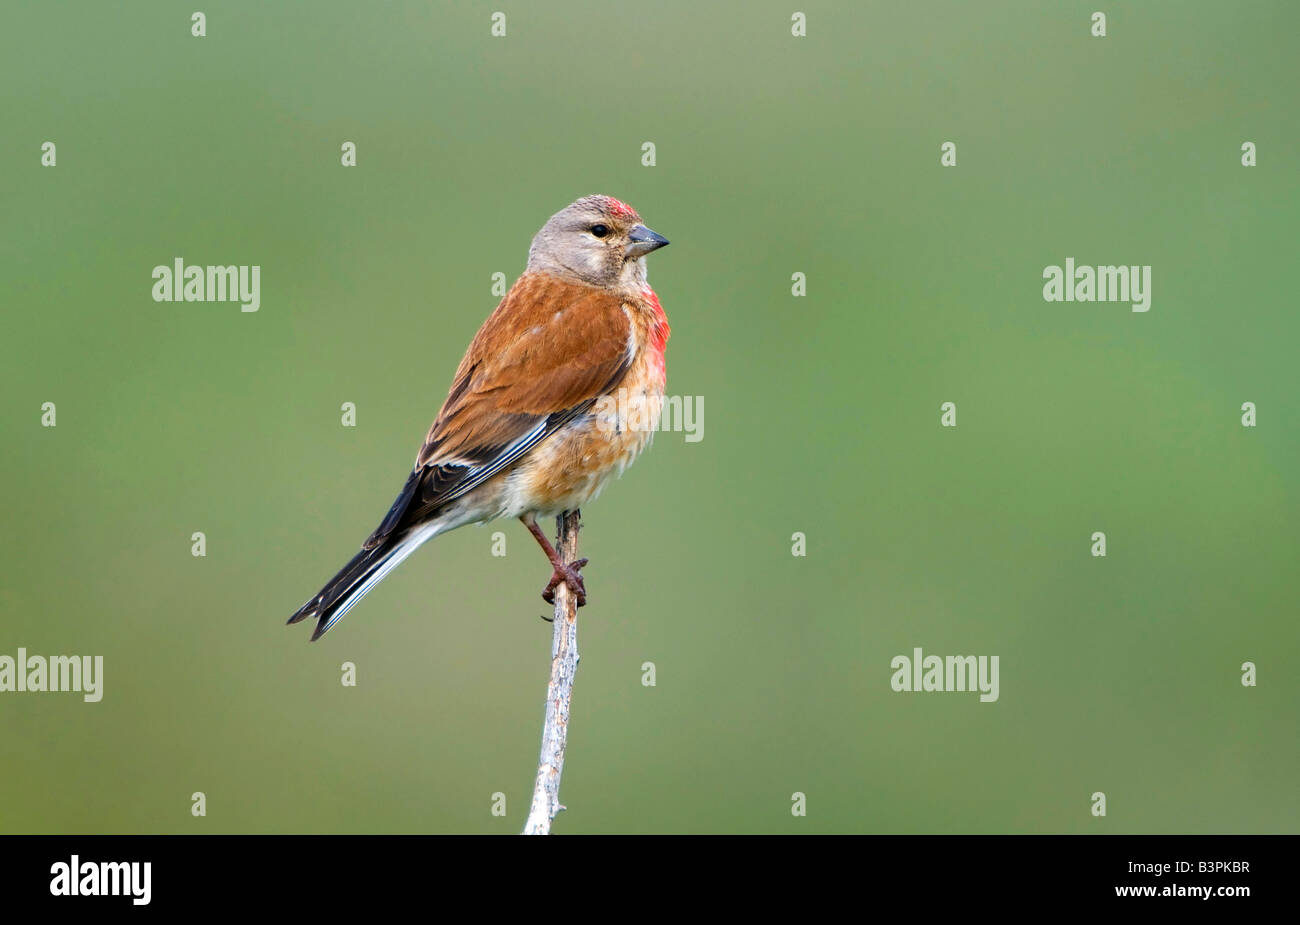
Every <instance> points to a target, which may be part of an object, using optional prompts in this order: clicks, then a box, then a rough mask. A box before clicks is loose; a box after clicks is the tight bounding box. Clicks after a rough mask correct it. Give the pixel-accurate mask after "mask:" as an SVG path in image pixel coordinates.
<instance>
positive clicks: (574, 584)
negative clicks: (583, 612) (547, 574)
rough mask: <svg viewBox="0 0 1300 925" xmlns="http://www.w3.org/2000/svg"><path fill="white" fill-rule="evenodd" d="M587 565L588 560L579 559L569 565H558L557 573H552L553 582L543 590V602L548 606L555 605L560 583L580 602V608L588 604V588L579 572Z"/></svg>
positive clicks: (547, 584) (548, 583)
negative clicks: (556, 590)
mask: <svg viewBox="0 0 1300 925" xmlns="http://www.w3.org/2000/svg"><path fill="white" fill-rule="evenodd" d="M586 564H587V560H586V559H578V560H577V561H576V562H572V563H570V564H569V565H557V566H555V571H554V572H552V573H551V580H550V581H548V582H547V583H546V587H545V588H544V589H543V590H542V600H544V601H546V603H548V604H554V603H555V589H556V588H558V587H559V586H560V582H564V584H565V585H566V586H567V587H568V589H569V593H571V594H572V595H573V596H574V597H575V598H576V599H577V601H578V606H579V607H582V606H584V605H585V604H586V603H587V588H586V585H584V584H583V581H582V573H581V572H580V571H579V570H580V569H581V568H582V567H583V566H585V565H586Z"/></svg>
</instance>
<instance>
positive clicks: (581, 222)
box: [528, 196, 668, 289]
mask: <svg viewBox="0 0 1300 925" xmlns="http://www.w3.org/2000/svg"><path fill="white" fill-rule="evenodd" d="M667 243H668V239H667V238H665V237H663V236H662V235H658V234H656V233H655V232H653V231H651V230H650V229H649V228H647V227H646V226H645V225H643V224H641V216H640V215H638V214H637V213H636V210H635V209H633V208H632V207H631V206H629V205H627V204H626V203H623V202H619V201H618V200H617V199H615V198H614V197H612V196H584V197H582V198H581V199H579V200H578V201H577V202H575V203H573V204H572V205H569V206H566V207H565V208H563V209H561V210H560V211H559V212H556V213H555V214H554V215H552V216H551V217H550V220H549V221H547V223H546V224H545V225H543V226H542V230H541V231H539V232H537V235H536V237H534V238H533V245H532V247H531V248H529V250H528V271H529V272H541V273H552V274H555V275H557V276H562V277H568V278H571V279H577V280H579V281H581V282H584V283H589V284H590V285H592V286H600V287H601V288H606V289H623V288H627V289H640V288H641V287H643V286H644V285H645V282H646V271H645V256H646V254H648V253H650V252H651V251H653V250H658V249H659V248H661V247H663V246H664V245H665V244H667Z"/></svg>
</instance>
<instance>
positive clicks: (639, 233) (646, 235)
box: [627, 225, 668, 257]
mask: <svg viewBox="0 0 1300 925" xmlns="http://www.w3.org/2000/svg"><path fill="white" fill-rule="evenodd" d="M627 239H628V241H629V242H630V243H629V244H628V246H627V255H628V256H629V257H644V256H645V255H646V254H648V253H650V252H651V251H657V250H659V248H661V247H663V246H664V245H665V244H667V243H668V239H667V238H665V237H664V236H663V235H661V234H655V233H654V232H653V231H651V230H650V229H649V228H647V227H646V226H645V225H637V226H636V227H635V228H633V229H632V230H631V231H630V232H629V233H628V236H627Z"/></svg>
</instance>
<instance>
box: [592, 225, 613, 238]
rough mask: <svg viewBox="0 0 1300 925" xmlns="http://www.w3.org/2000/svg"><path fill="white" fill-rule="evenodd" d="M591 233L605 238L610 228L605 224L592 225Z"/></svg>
mask: <svg viewBox="0 0 1300 925" xmlns="http://www.w3.org/2000/svg"><path fill="white" fill-rule="evenodd" d="M591 233H592V234H594V235H595V236H596V237H598V238H603V237H605V235H607V234H609V229H608V228H606V227H605V226H604V225H592V226H591Z"/></svg>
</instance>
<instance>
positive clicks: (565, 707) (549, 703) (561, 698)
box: [523, 511, 582, 835]
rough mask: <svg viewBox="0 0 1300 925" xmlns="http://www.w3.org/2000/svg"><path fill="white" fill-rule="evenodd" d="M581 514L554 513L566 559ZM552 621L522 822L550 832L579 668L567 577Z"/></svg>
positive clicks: (574, 606)
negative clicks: (536, 753)
mask: <svg viewBox="0 0 1300 925" xmlns="http://www.w3.org/2000/svg"><path fill="white" fill-rule="evenodd" d="M581 520H582V519H581V517H580V516H579V512H578V511H570V512H569V513H567V514H564V515H562V516H560V517H557V518H556V519H555V522H556V526H557V529H558V531H559V536H558V537H557V539H556V542H555V549H556V551H557V552H558V553H559V554H560V559H561V561H563V562H565V563H571V562H575V561H577V559H578V530H579V529H580V528H581V526H582V522H581ZM553 625H554V627H555V630H554V632H553V634H552V636H551V680H550V682H549V683H548V684H547V685H546V724H545V725H544V726H543V727H542V754H541V758H540V760H539V761H538V763H537V783H536V784H535V785H534V787H533V805H532V808H531V809H530V810H529V811H528V821H527V822H526V823H525V824H524V832H523V834H525V835H550V834H551V820H552V819H554V818H555V814H556V813H558V812H559V811H560V810H562V809H564V807H563V806H561V805H560V775H561V774H562V773H563V771H564V749H565V746H566V744H567V743H568V738H569V704H570V702H571V701H572V700H573V676H574V675H575V674H576V673H577V671H578V601H577V598H575V597H574V596H573V594H572V592H570V591H569V586H568V585H567V584H565V583H564V582H560V583H559V584H558V585H557V586H556V588H555V622H554V624H553Z"/></svg>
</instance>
